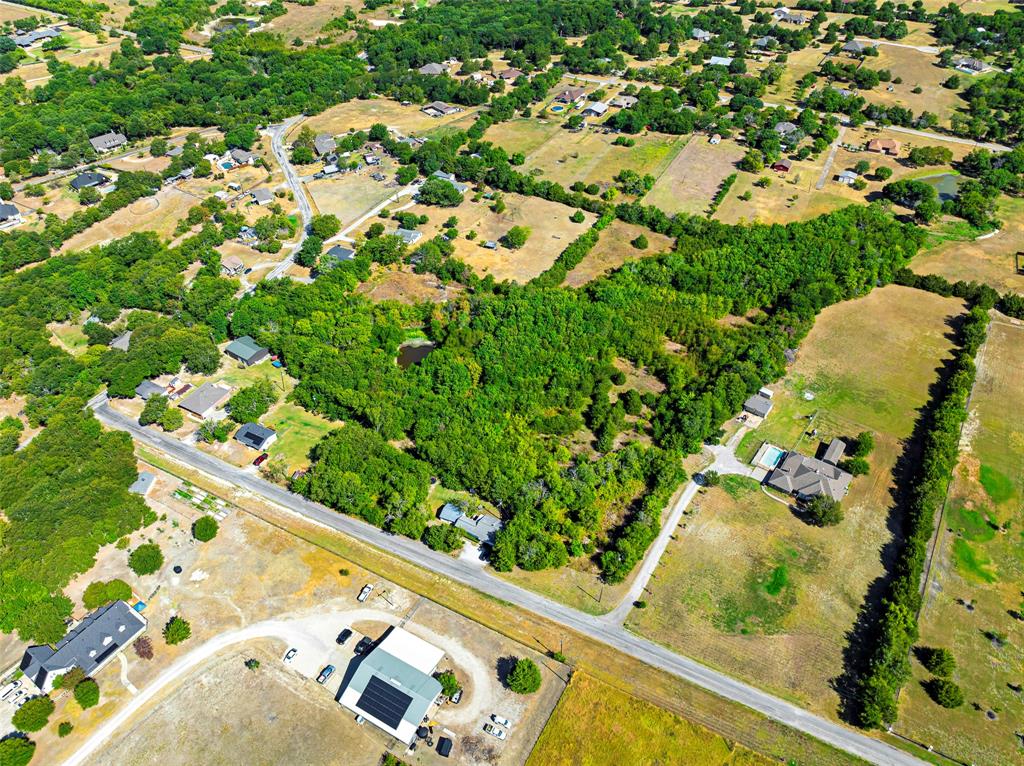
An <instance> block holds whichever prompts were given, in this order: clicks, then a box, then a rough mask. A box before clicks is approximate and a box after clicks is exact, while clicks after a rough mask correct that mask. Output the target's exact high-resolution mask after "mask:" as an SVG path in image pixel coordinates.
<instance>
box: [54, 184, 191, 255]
mask: <svg viewBox="0 0 1024 766" xmlns="http://www.w3.org/2000/svg"><path fill="white" fill-rule="evenodd" d="M198 203H199V200H198V199H196V198H195V197H193V196H191V195H189V194H185V193H184V192H182V191H179V190H178V189H175V188H173V187H165V188H163V189H161V190H160V191H158V192H157V193H156V194H155V195H154V196H152V197H144V198H143V199H140V200H136V201H135V202H133V203H132V204H131V205H129V206H128V207H125V208H121V209H120V210H118V211H117V212H116V213H114V214H113V215H112V216H110V218H108V219H106V220H105V221H100V222H99V223H97V224H94V225H92V226H90V227H89V228H88V229H86V230H85V231H83V232H81V233H80V234H76V235H75V236H74V237H72V238H71V239H69V240H68V241H67V242H65V243H64V245H63V247H62V248H61V251H62V252H67V251H69V250H84V249H86V248H89V247H92V246H93V245H100V244H104V243H106V242H109V241H111V240H114V239H120V238H121V237H127V236H128V235H129V234H132V233H133V232H136V231H155V232H156V233H157V234H158V235H159V236H160V237H162V238H164V239H170V238H171V237H172V235H173V234H174V227H175V226H177V225H178V221H179V220H181V219H182V218H184V217H185V216H186V215H187V214H188V211H189V208H191V207H192V206H193V205H197V204H198Z"/></svg>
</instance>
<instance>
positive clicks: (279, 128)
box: [264, 114, 313, 279]
mask: <svg viewBox="0 0 1024 766" xmlns="http://www.w3.org/2000/svg"><path fill="white" fill-rule="evenodd" d="M303 119H305V118H304V116H303V115H301V114H300V115H296V116H295V117H289V118H288V119H287V120H285V121H284V122H282V123H279V124H277V125H271V126H270V127H268V128H267V130H266V132H267V133H268V134H269V135H270V151H271V152H273V154H274V158H275V159H276V160H277V163H278V164H279V165H280V166H281V170H283V171H284V179H285V181H286V182H287V183H288V188H289V189H291V190H292V195H293V196H294V197H295V202H296V204H298V206H299V216H300V217H301V219H302V220H301V226H300V229H299V238H298V239H297V240H296V241H295V244H294V245H292V246H291V252H289V253H288V255H287V256H285V258H284V260H282V261H281V262H280V263H279V264H277V266H275V267H274V268H273V269H271V271H270V272H269V273H268V274H267V276H266V277H264V279H280V278H281V277H282V276H284V273H285V272H286V271H288V269H289V268H290V267H291V265H292V264H293V263H294V262H295V254H296V253H297V252H299V249H300V248H301V247H302V243H303V242H305V241H306V235H307V233H308V229H309V224H310V222H311V221H312V220H313V206H312V205H310V204H309V197H307V196H306V187H305V186H304V185H303V183H302V179H301V178H300V177H299V174H298V173H297V172H296V171H295V168H294V167H292V163H291V160H289V159H288V153H287V152H286V151H285V148H284V137H285V136H286V135H287V134H288V130H289V129H290V128H291V127H292V126H293V125H294V124H295V123H297V122H300V121H301V120H303Z"/></svg>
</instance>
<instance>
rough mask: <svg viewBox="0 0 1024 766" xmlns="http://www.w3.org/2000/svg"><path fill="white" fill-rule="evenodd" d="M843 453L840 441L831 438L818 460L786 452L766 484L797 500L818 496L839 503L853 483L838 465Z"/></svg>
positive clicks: (844, 445)
mask: <svg viewBox="0 0 1024 766" xmlns="http://www.w3.org/2000/svg"><path fill="white" fill-rule="evenodd" d="M845 450H846V444H845V443H844V442H843V441H842V440H841V439H833V440H832V442H831V443H829V445H828V448H827V449H826V450H825V454H824V455H823V456H822V459H821V460H819V459H818V458H814V457H807V456H805V455H801V454H800V453H799V452H787V453H786V456H785V458H783V459H782V460H781V461H780V462H779V464H778V465H777V466H776V467H775V469H774V470H773V471H772V472H771V473H770V474H769V475H768V479H767V484H768V486H769V487H772V488H774V489H777V490H780V491H782V492H785V493H786V494H788V495H793V496H794V497H796V498H797V499H799V500H810V499H811V498H813V497H817V496H818V495H827V496H828V497H830V498H832V499H833V500H842V499H843V498H844V497H845V496H846V492H847V491H848V490H849V488H850V482H851V481H852V480H853V476H852V475H851V474H850V473H848V472H847V471H844V470H843V469H842V468H840V467H839V466H838V462H839V460H840V459H841V458H842V456H843V452H844V451H845Z"/></svg>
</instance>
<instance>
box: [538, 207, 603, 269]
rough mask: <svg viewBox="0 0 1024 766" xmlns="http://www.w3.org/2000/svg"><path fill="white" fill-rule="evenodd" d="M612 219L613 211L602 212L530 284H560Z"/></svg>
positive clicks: (591, 248) (595, 242)
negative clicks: (549, 266) (591, 224)
mask: <svg viewBox="0 0 1024 766" xmlns="http://www.w3.org/2000/svg"><path fill="white" fill-rule="evenodd" d="M614 220H615V214H614V213H611V212H606V213H604V214H603V215H602V216H601V217H600V218H598V219H597V220H596V221H594V225H593V226H591V227H590V228H589V229H587V230H586V231H585V232H583V233H582V234H580V235H579V236H578V237H576V239H574V240H573V241H572V242H570V243H569V244H568V246H566V248H565V250H563V251H562V252H561V253H560V254H559V255H558V258H556V259H555V262H554V263H553V264H551V268H549V269H547V270H546V271H543V272H541V273H540V274H538V275H537V276H535V277H534V278H533V279H532V280H530V284H531V285H534V286H536V287H558V286H559V285H560V284H562V281H563V280H564V279H565V277H566V275H567V274H568V273H569V272H570V271H572V270H573V269H574V268H576V266H578V265H579V263H580V261H582V260H583V258H584V257H585V256H586V254H587V253H589V252H590V251H591V250H593V249H594V245H596V244H597V241H598V239H600V236H601V231H602V230H604V229H605V228H606V227H607V226H608V224H610V223H611V222H612V221H614Z"/></svg>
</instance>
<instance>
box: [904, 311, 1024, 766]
mask: <svg viewBox="0 0 1024 766" xmlns="http://www.w3.org/2000/svg"><path fill="white" fill-rule="evenodd" d="M1022 345H1024V324H1022V323H1021V322H1019V321H1013V320H1007V319H1006V318H1005V317H1002V316H1000V315H995V316H994V318H993V321H992V323H991V324H990V325H989V334H988V340H987V341H986V343H985V345H984V346H983V347H982V349H981V352H980V353H979V355H978V358H977V366H978V375H977V380H976V382H975V384H974V390H973V392H972V396H971V403H970V414H969V418H968V421H967V424H966V426H965V427H964V435H963V439H962V440H961V444H960V461H959V465H958V466H957V468H956V471H955V472H954V479H953V484H952V486H951V488H950V491H949V496H948V498H947V501H946V508H945V515H944V517H943V520H942V523H941V524H940V525H939V532H938V546H937V550H936V555H935V559H934V563H933V566H932V570H931V576H930V578H929V580H928V587H927V589H926V597H925V606H924V609H923V611H922V614H921V620H920V629H921V638H920V641H919V642H918V643H919V645H921V646H929V647H943V648H946V649H949V650H951V651H952V652H953V654H954V656H955V657H956V663H957V669H956V671H955V672H954V673H953V676H952V677H953V680H954V681H956V682H957V683H958V684H959V685H960V687H961V688H962V689H963V692H964V696H965V698H966V700H967V701H966V703H965V704H964V705H962V706H961V707H959V708H957V709H954V710H947V709H945V708H942V707H939V706H938V705H936V704H935V703H934V702H933V701H932V700H931V698H930V697H929V696H928V695H927V693H926V692H925V690H924V688H923V687H922V685H921V683H922V682H924V681H926V680H927V679H928V678H929V677H930V675H929V673H928V672H927V671H926V670H925V668H924V667H923V666H922V665H920V663H918V662H916V661H914V662H913V667H914V678H913V680H912V681H911V682H910V683H909V684H907V686H906V688H905V689H904V692H903V695H902V697H901V704H900V718H899V722H898V724H897V730H898V731H900V732H901V733H904V734H907V735H909V736H912V737H914V738H915V739H918V740H920V741H922V742H925V743H926V744H929V745H932V746H934V747H937V748H938V749H940V750H941V751H943V752H946V753H950V754H951V755H953V756H955V757H957V758H959V759H961V760H964V761H970V762H972V763H975V764H978V766H997V765H1000V766H1001V765H1002V764H1011V763H1016V764H1019V763H1022V762H1024V757H1022V753H1021V749H1020V743H1019V739H1018V735H1017V732H1019V731H1020V718H1019V715H1018V713H1019V711H1020V694H1019V693H1017V692H1015V691H1014V689H1013V685H1014V684H1018V683H1020V668H1021V664H1022V663H1024V623H1022V622H1021V621H1020V620H1019V619H1014V617H1013V616H1012V615H1013V614H1015V613H1019V612H1020V611H1021V581H1022V578H1024V554H1022V540H1021V537H1022V534H1024V532H1022V528H1021V523H1022V521H1024V518H1022V513H1021V507H1022V506H1021V501H1022V499H1024V478H1022V477H1024V388H1022V387H1021V379H1022V376H1024V360H1022V357H1021V353H1020V350H1021V348H1022ZM968 605H970V606H969V608H968ZM986 632H990V635H986ZM996 634H999V635H1000V636H1001V637H1002V638H1000V639H995V638H993V636H995V635H996Z"/></svg>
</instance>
